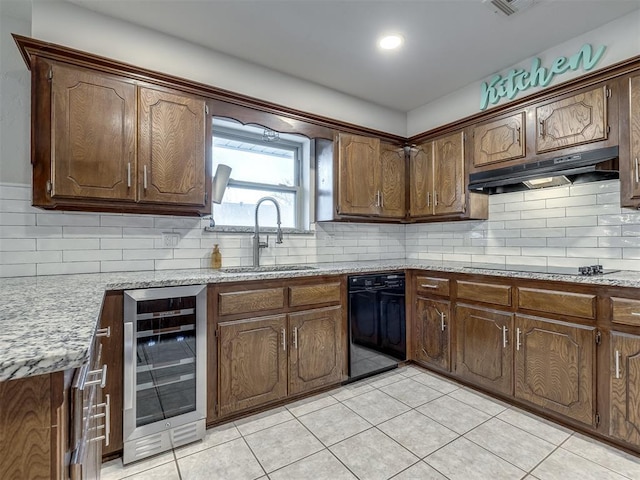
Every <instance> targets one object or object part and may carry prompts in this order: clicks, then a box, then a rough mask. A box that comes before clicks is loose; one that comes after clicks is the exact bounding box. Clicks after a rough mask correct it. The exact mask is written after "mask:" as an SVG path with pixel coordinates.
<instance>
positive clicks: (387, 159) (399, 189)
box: [380, 143, 406, 218]
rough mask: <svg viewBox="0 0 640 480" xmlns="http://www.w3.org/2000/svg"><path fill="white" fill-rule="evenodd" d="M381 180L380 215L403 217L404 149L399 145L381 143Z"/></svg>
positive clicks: (404, 210)
mask: <svg viewBox="0 0 640 480" xmlns="http://www.w3.org/2000/svg"><path fill="white" fill-rule="evenodd" d="M380 162H381V168H382V170H381V172H382V175H381V182H382V190H381V197H380V208H381V213H380V215H381V216H383V217H391V218H403V217H404V216H405V214H406V208H405V161H404V150H403V148H402V147H398V146H397V145H390V144H386V143H381V144H380Z"/></svg>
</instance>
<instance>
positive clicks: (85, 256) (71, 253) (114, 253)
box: [62, 250, 122, 262]
mask: <svg viewBox="0 0 640 480" xmlns="http://www.w3.org/2000/svg"><path fill="white" fill-rule="evenodd" d="M62 260H63V261H64V262H92V261H100V260H122V250H67V251H65V252H63V255H62Z"/></svg>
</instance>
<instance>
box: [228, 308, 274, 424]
mask: <svg viewBox="0 0 640 480" xmlns="http://www.w3.org/2000/svg"><path fill="white" fill-rule="evenodd" d="M218 328H219V333H218V335H219V351H220V356H219V366H218V368H219V375H220V389H219V399H220V401H219V413H220V416H224V415H228V414H230V413H234V412H239V411H241V410H246V409H248V408H252V407H257V406H259V405H262V404H265V403H269V402H272V401H275V400H279V399H281V398H284V397H286V396H287V316H286V315H272V316H267V317H258V318H248V319H245V320H238V321H234V322H225V323H220V324H219V325H218Z"/></svg>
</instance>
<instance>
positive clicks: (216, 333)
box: [213, 328, 219, 338]
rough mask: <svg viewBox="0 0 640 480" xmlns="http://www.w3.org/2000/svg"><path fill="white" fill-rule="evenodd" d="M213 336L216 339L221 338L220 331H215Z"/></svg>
mask: <svg viewBox="0 0 640 480" xmlns="http://www.w3.org/2000/svg"><path fill="white" fill-rule="evenodd" d="M213 336H214V337H216V338H218V337H219V331H218V329H217V328H216V329H215V330H214V331H213Z"/></svg>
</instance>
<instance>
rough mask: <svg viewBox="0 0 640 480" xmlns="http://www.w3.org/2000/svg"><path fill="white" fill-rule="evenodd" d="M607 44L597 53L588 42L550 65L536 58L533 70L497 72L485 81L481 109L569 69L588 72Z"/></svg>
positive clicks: (544, 84) (536, 85)
mask: <svg viewBox="0 0 640 480" xmlns="http://www.w3.org/2000/svg"><path fill="white" fill-rule="evenodd" d="M605 49H606V47H605V46H604V45H603V46H601V47H600V48H598V49H597V50H596V51H595V52H594V51H593V49H592V48H591V45H589V44H588V43H587V44H585V45H583V46H582V48H581V49H580V50H579V51H578V52H577V53H576V54H574V55H572V56H571V57H568V58H567V57H558V58H556V59H555V60H554V61H553V63H552V64H551V66H550V67H542V66H541V63H542V61H541V60H540V59H539V58H537V57H536V58H534V59H533V62H532V63H531V70H529V71H526V70H524V69H513V70H511V71H509V73H507V74H506V75H505V76H504V77H503V76H502V75H499V74H498V75H495V76H494V77H492V78H491V80H489V81H488V82H483V83H482V87H481V89H482V93H481V98H480V110H484V109H486V108H487V106H489V104H496V103H498V102H499V101H500V99H502V98H505V97H506V98H508V99H509V100H511V99H513V98H514V97H515V96H516V95H517V94H518V93H519V92H524V91H525V90H527V89H529V88H531V87H538V86H539V87H546V86H547V85H549V83H551V80H553V77H555V76H556V75H560V74H563V73H565V72H568V71H570V70H572V71H575V70H577V69H578V68H580V66H582V69H583V70H584V71H585V72H588V71H589V70H591V69H592V68H593V67H595V66H596V64H597V63H598V62H599V61H600V58H602V54H603V53H604V51H605Z"/></svg>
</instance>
